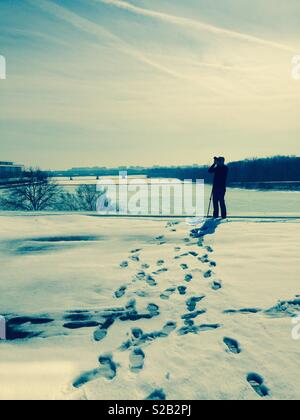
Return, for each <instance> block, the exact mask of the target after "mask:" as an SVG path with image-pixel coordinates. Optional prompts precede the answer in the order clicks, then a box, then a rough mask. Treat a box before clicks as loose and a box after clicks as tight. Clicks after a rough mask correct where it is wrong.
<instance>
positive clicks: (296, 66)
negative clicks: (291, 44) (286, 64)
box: [292, 54, 300, 81]
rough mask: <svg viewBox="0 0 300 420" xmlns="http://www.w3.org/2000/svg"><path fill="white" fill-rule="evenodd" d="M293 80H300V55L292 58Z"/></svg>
mask: <svg viewBox="0 0 300 420" xmlns="http://www.w3.org/2000/svg"><path fill="white" fill-rule="evenodd" d="M292 79H294V80H297V81H298V80H300V54H298V55H295V56H294V57H293V58H292Z"/></svg>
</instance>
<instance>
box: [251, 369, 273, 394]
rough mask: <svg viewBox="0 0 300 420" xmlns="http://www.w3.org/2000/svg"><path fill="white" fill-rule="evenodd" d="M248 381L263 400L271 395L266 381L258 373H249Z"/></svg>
mask: <svg viewBox="0 0 300 420" xmlns="http://www.w3.org/2000/svg"><path fill="white" fill-rule="evenodd" d="M247 381H248V383H249V384H250V385H251V387H252V388H253V390H254V391H255V392H256V393H257V395H259V396H260V397H261V398H265V397H267V396H268V395H270V391H269V389H268V388H267V387H266V385H265V384H264V382H265V381H264V379H263V378H262V377H261V376H260V375H258V374H257V373H249V375H248V376H247Z"/></svg>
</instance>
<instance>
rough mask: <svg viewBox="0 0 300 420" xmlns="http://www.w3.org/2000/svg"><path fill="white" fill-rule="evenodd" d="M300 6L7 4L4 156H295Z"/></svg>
mask: <svg viewBox="0 0 300 420" xmlns="http://www.w3.org/2000/svg"><path fill="white" fill-rule="evenodd" d="M299 16H300V3H299V0H289V1H288V2H287V1H286V0H276V2H274V0H251V1H250V0H184V1H182V0H124V1H123V0H1V1H0V55H3V56H5V58H6V62H7V79H6V80H0V139H1V143H0V144H1V153H0V160H14V161H19V162H22V163H25V164H26V165H34V166H37V165H39V166H42V167H44V168H53V169H54V168H68V167H71V166H94V165H99V166H115V165H147V166H148V165H153V164H161V165H164V164H168V165H177V164H194V163H200V164H203V163H207V162H209V161H210V159H211V156H214V155H225V156H227V157H228V159H229V160H235V159H240V158H244V157H250V156H265V155H273V154H299V138H300V118H299V108H300V81H298V82H297V81H295V80H293V79H292V77H291V74H292V66H291V62H292V58H293V57H294V56H295V55H297V54H300V25H299Z"/></svg>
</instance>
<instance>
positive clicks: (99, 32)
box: [28, 0, 186, 79]
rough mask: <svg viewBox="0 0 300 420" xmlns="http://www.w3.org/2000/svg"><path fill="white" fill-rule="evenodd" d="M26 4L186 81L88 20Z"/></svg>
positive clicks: (44, 2)
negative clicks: (105, 39)
mask: <svg viewBox="0 0 300 420" xmlns="http://www.w3.org/2000/svg"><path fill="white" fill-rule="evenodd" d="M28 2H29V3H31V4H32V5H33V6H35V7H39V8H42V9H43V10H44V11H46V12H48V13H51V14H52V15H54V16H55V17H56V18H58V19H60V20H63V21H65V22H68V23H69V24H71V25H72V26H74V27H76V28H77V29H80V30H82V31H84V32H87V33H89V34H91V35H94V36H96V37H98V38H101V39H103V37H105V38H108V39H109V40H110V41H111V42H113V44H114V47H115V48H118V49H119V50H121V51H122V52H123V53H125V54H127V55H130V56H131V57H133V58H135V59H137V60H139V61H141V62H142V63H144V64H147V65H148V66H151V67H152V68H154V69H156V70H158V71H160V72H162V73H164V74H167V75H168V76H171V77H175V78H179V79H186V77H185V76H184V75H182V74H180V73H178V72H176V71H175V70H173V69H170V68H168V67H166V66H164V65H163V64H161V63H158V62H156V61H154V60H152V59H151V58H149V57H147V56H146V55H145V54H143V53H142V52H140V51H139V50H136V49H134V48H132V47H131V46H130V45H129V44H127V43H126V42H124V41H123V40H122V39H121V38H119V37H118V36H116V35H114V34H113V33H112V32H110V31H108V30H106V29H105V28H103V27H102V26H101V25H99V24H96V23H94V22H92V21H90V20H88V19H85V18H83V17H81V16H79V15H77V14H76V13H74V12H72V11H70V10H68V9H66V8H64V7H62V6H58V5H57V4H54V3H52V2H50V1H48V0H39V2H38V3H37V2H36V1H35V0H28Z"/></svg>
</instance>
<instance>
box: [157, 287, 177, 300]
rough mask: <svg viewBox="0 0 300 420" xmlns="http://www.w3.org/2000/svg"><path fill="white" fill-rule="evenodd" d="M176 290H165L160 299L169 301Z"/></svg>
mask: <svg viewBox="0 0 300 420" xmlns="http://www.w3.org/2000/svg"><path fill="white" fill-rule="evenodd" d="M175 291H176V289H175V288H173V287H171V288H170V289H167V290H165V291H164V292H163V293H162V294H161V295H160V298H161V299H162V300H168V299H170V296H172V295H173V293H175Z"/></svg>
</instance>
